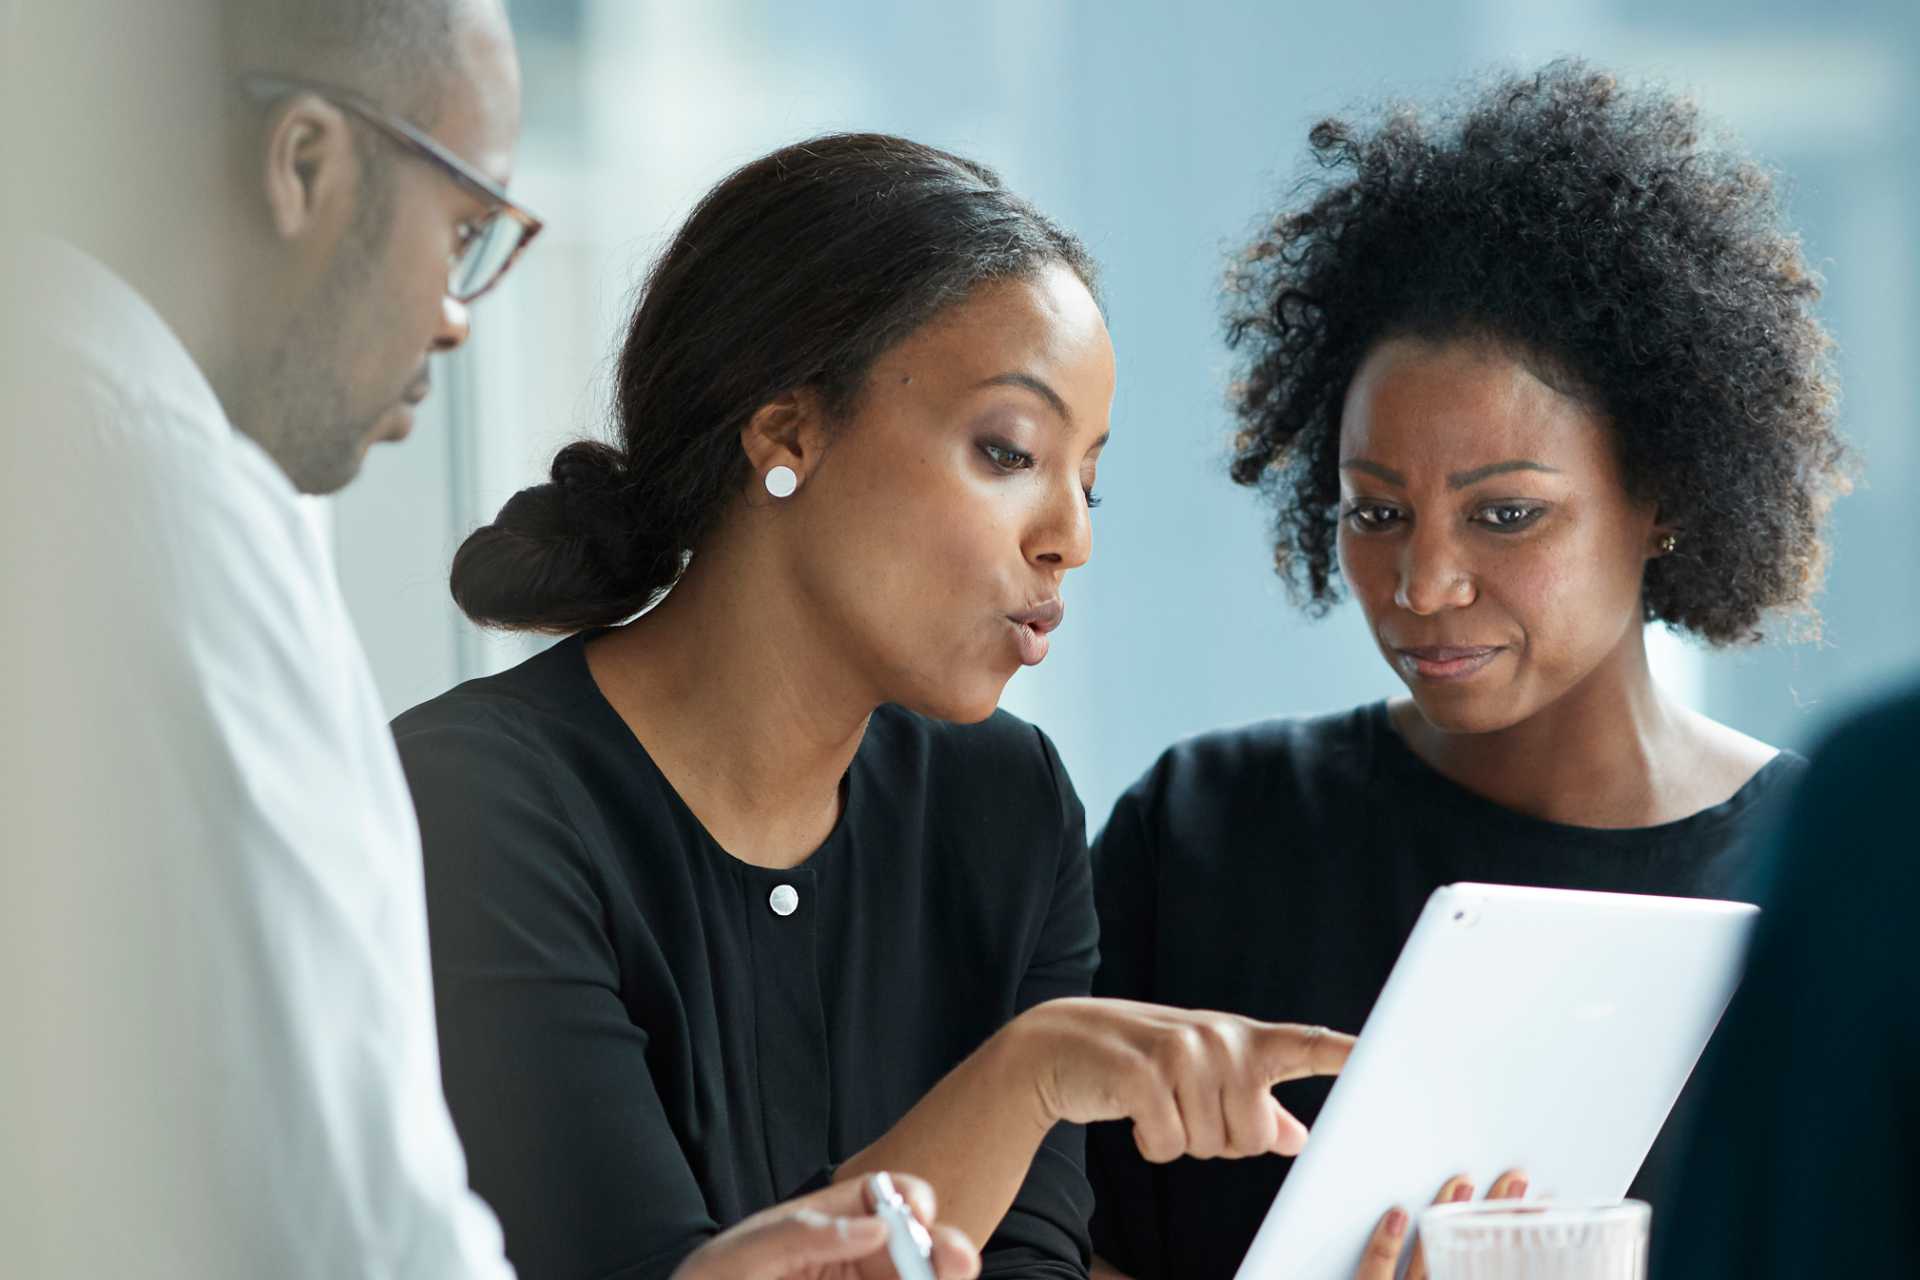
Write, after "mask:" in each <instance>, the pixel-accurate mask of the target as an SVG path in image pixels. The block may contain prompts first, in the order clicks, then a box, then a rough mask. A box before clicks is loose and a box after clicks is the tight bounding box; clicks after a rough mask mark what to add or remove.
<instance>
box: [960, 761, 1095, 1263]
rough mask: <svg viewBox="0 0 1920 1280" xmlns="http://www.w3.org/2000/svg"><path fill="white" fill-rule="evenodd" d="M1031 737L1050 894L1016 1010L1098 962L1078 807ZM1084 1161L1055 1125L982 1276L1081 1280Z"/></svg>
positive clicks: (1074, 1137)
mask: <svg viewBox="0 0 1920 1280" xmlns="http://www.w3.org/2000/svg"><path fill="white" fill-rule="evenodd" d="M1034 732H1035V734H1036V735H1037V736H1038V737H1039V739H1040V749H1041V751H1042V753H1043V754H1044V756H1045V758H1046V764H1047V769H1048V771H1049V772H1050V773H1051V774H1052V777H1053V788H1054V796H1055V799H1056V807H1057V815H1058V816H1057V820H1058V827H1057V831H1058V837H1059V838H1058V843H1057V846H1056V847H1057V850H1058V862H1057V864H1056V866H1055V870H1054V878H1053V896H1052V899H1051V901H1050V902H1049V904H1048V907H1047V913H1046V917H1045V919H1044V921H1043V923H1042V924H1041V926H1040V932H1039V936H1038V938H1037V940H1036V943H1035V946H1034V949H1033V955H1032V958H1031V959H1030V960H1029V961H1028V963H1027V970H1026V975H1025V976H1024V977H1023V978H1022V980H1021V983H1020V991H1019V995H1018V997H1017V999H1016V1002H1015V1003H1016V1012H1017V1011H1019V1010H1025V1009H1030V1008H1032V1007H1033V1006H1034V1005H1037V1004H1041V1003H1044V1002H1045V1001H1048V1000H1056V999H1060V998H1062V997H1066V996H1084V995H1086V994H1087V993H1088V992H1089V990H1091V988H1092V984H1093V971H1094V969H1095V968H1096V967H1097V966H1098V964H1099V962H1100V953H1099V925H1098V924H1097V923H1096V921H1095V917H1094V911H1093V882H1092V872H1091V869H1090V868H1089V866H1088V863H1087V815H1086V810H1084V809H1083V808H1082V807H1081V805H1080V797H1079V796H1078V795H1076V794H1075V793H1074V790H1073V784H1072V783H1071V782H1070V781H1068V779H1067V773H1066V770H1065V769H1064V768H1063V767H1061V764H1060V757H1059V755H1058V754H1057V753H1056V752H1055V751H1054V748H1053V744H1052V743H1051V742H1049V741H1048V740H1047V737H1046V735H1045V734H1042V733H1040V732H1039V730H1037V729H1036V730H1035V731H1034ZM1085 1162H1086V1151H1085V1131H1084V1130H1083V1129H1082V1128H1081V1127H1080V1126H1079V1125H1067V1124H1063V1125H1056V1126H1055V1127H1054V1130H1053V1132H1052V1133H1050V1134H1048V1135H1047V1138H1046V1141H1045V1142H1043V1143H1041V1144H1040V1150H1039V1151H1038V1152H1037V1153H1036V1154H1035V1155H1034V1159H1033V1167H1032V1169H1031V1170H1029V1171H1028V1173H1027V1178H1026V1181H1025V1182H1023V1183H1022V1184H1021V1186H1020V1193H1019V1194H1018V1195H1017V1196H1016V1197H1015V1198H1014V1202H1013V1207H1012V1208H1010V1209H1009V1210H1008V1211H1007V1216H1006V1217H1005V1218H1003V1219H1002V1220H1001V1223H1000V1229H999V1230H998V1231H996V1232H994V1234H993V1238H992V1239H991V1240H989V1241H988V1242H987V1245H986V1247H985V1248H984V1249H982V1250H981V1275H982V1276H983V1277H988V1278H991V1280H1011V1278H1013V1277H1022V1278H1031V1280H1084V1277H1085V1276H1086V1274H1087V1267H1088V1264H1089V1261H1090V1256H1089V1250H1090V1245H1089V1243H1088V1240H1087V1217H1088V1215H1089V1214H1090V1213H1091V1212H1092V1211H1093V1192H1092V1190H1091V1189H1090V1188H1089V1187H1088V1186H1087V1176H1086V1171H1085Z"/></svg>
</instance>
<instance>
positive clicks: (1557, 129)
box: [1227, 62, 1848, 644]
mask: <svg viewBox="0 0 1920 1280" xmlns="http://www.w3.org/2000/svg"><path fill="white" fill-rule="evenodd" d="M1309 139H1310V142H1311V145H1312V149H1313V155H1314V158H1315V159H1316V160H1317V162H1318V166H1319V172H1318V173H1316V174H1315V175H1314V176H1313V177H1311V178H1309V179H1308V180H1307V181H1306V182H1305V183H1304V184H1303V185H1302V188H1301V190H1300V193H1299V195H1298V199H1297V202H1296V206H1295V207H1294V208H1293V209H1291V210H1289V211H1283V212H1282V213H1281V214H1280V215H1279V216H1278V217H1277V218H1276V219H1275V220H1274V221H1273V222H1272V223H1271V224H1270V225H1269V226H1268V227H1267V228H1266V229H1265V231H1264V232H1263V234H1262V235H1261V236H1260V238H1259V239H1258V240H1257V241H1256V242H1255V243H1254V244H1253V245H1252V247H1251V248H1250V249H1249V250H1247V252H1246V253H1245V255H1244V256H1243V257H1242V258H1241V259H1240V260H1239V261H1238V262H1237V263H1236V265H1235V267H1234V269H1233V270H1232V271H1231V273H1230V274H1229V277H1228V317H1227V333H1228V344H1229V346H1230V347H1232V348H1233V349H1234V350H1235V351H1236V352H1237V353H1239V354H1240V355H1241V356H1242V357H1243V359H1244V363H1243V365H1242V366H1241V378H1240V380H1239V381H1238V382H1237V383H1236V385H1235V387H1234V391H1233V407H1234V411H1235V413H1236V416H1237V418H1238V425H1239V431H1238V434H1237V436H1236V438H1235V443H1234V453H1233V458H1232V464H1231V473H1232V476H1233V478H1234V480H1235V481H1236V482H1238V483H1240V484H1243V485H1249V486H1254V487H1257V488H1259V489H1261V490H1262V491H1264V492H1265V494H1266V495H1267V496H1268V497H1269V498H1270V499H1271V501H1272V502H1273V504H1274V507H1275V509H1276V518H1275V542H1276V545H1275V552H1274V561H1275V564H1276V566H1277V567H1278V569H1279V571H1280V573H1281V576H1282V577H1283V578H1285V579H1286V580H1287V582H1288V584H1289V586H1290V587H1291V588H1292V590H1293V593H1294V595H1295V597H1296V599H1297V600H1299V601H1300V602H1301V603H1302V604H1304V605H1305V606H1306V607H1307V608H1308V609H1309V610H1310V611H1311V612H1313V613H1315V614H1321V613H1324V612H1325V611H1326V609H1327V606H1328V605H1329V604H1331V603H1332V602H1334V601H1335V600H1336V599H1338V597H1339V594H1340V593H1339V588H1338V585H1337V583H1336V581H1335V578H1336V575H1337V574H1338V572H1339V567H1338V558H1337V555H1336V540H1337V534H1338V512H1339V501H1340V479H1339V471H1338V463H1339V434H1340V414H1341V406H1342V403H1343V401H1344V399H1345V396H1346V392H1347V387H1348V384H1349V382H1350V381H1351V380H1352V378H1353V375H1354V373H1355V371H1356V370H1357V369H1358V368H1359V366H1360V364H1361V362H1362V360H1363V359H1364V358H1365V356H1366V355H1367V353H1368V352H1369V351H1370V350H1371V349H1372V348H1373V347H1374V346H1375V345H1376V344H1378V343H1379V342H1381V341H1382V340H1383V339H1385V338H1388V337H1394V336H1403V335H1405V336H1418V337H1423V338H1428V339H1438V340H1446V339H1453V338H1470V339H1476V340H1485V341H1490V342H1493V343H1495V344H1497V345H1499V346H1500V347H1502V348H1504V349H1506V350H1508V351H1511V352H1513V353H1514V354H1515V355H1516V356H1517V357H1519V358H1521V359H1523V360H1525V361H1526V362H1527V363H1528V364H1529V366H1530V367H1533V368H1536V369H1542V370H1545V371H1547V372H1548V373H1549V374H1550V375H1551V377H1550V380H1551V381H1552V382H1553V383H1554V385H1556V386H1559V387H1560V388H1561V389H1562V390H1569V391H1572V392H1573V393H1574V394H1576V395H1578V396H1580V397H1581V398H1582V399H1583V400H1585V401H1586V402H1588V403H1589V404H1592V405H1593V406H1594V407H1596V408H1597V409H1598V410H1599V411H1600V412H1602V413H1603V414H1605V416H1606V417H1607V419H1608V421H1609V422H1610V423H1611V425H1612V427H1613V429H1614V431H1615V433H1616V435H1617V437H1618V444H1619V449H1620V456H1621V460H1622V465H1623V470H1624V473H1625V476H1626V482H1627V485H1628V487H1629V490H1630V491H1631V492H1632V493H1633V494H1634V495H1635V496H1636V497H1638V498H1642V499H1651V500H1653V501H1654V502H1655V503H1656V504H1657V505H1658V509H1659V512H1660V518H1661V520H1662V521H1663V522H1664V523H1666V524H1668V525H1670V526H1671V527H1672V528H1673V529H1674V530H1675V531H1676V532H1677V533H1678V535H1679V540H1680V546H1679V550H1678V551H1677V552H1676V553H1674V554H1671V555H1667V556H1664V557H1661V558H1658V559H1655V560H1653V561H1650V562H1649V563H1648V566H1647V573H1646V581H1645V586H1644V588H1643V600H1644V605H1645V611H1646V616H1647V618H1648V619H1649V620H1659V621H1663V622H1666V623H1669V624H1671V625H1673V626H1675V627H1679V628H1684V629H1686V630H1688V631H1691V632H1693V633H1695V634H1697V635H1699V636H1701V637H1703V638H1704V639H1706V640H1708V641H1711V642H1713V643H1715V644H1730V643H1735V642H1741V641H1748V640H1754V639H1758V638H1759V636H1760V634H1761V624H1762V621H1763V619H1764V618H1766V617H1767V616H1768V615H1770V614H1774V613H1776V612H1779V613H1787V614H1792V615H1798V616H1801V617H1804V618H1806V619H1808V620H1809V621H1811V620H1812V618H1813V612H1812V597H1813V595H1814V592H1815V591H1816V589H1817V588H1818V586H1819V583H1820V579H1821V573H1822V569H1823V565H1824V562H1825V558H1826V546H1825V543H1824V541H1823V537H1822V526H1823V523H1824V520H1825V516H1826V512H1827V509H1828V508H1829V506H1830V505H1831V504H1832V501H1833V499H1834V498H1835V497H1836V496H1838V495H1839V494H1840V493H1842V492H1844V491H1845V489H1846V488H1847V478H1846V472H1847V465H1848V460H1847V455H1846V451H1845V448H1844V446H1843V445H1842V443H1841V441H1840V438H1839V436H1838V435H1837V433H1836V432H1835V429H1834V415H1835V401H1836V390H1835V386H1834V382H1833V376H1832V372H1831V361H1830V355H1829V352H1830V348H1831V345H1832V344H1831V342H1830V340H1829V339H1828V337H1827V334H1826V332H1825V330H1824V329H1822V327H1821V325H1820V323H1819V321H1818V320H1817V319H1816V318H1815V316H1814V310H1813V308H1814V303H1815V301H1816V300H1817V299H1818V297H1819V293H1820V281H1819V279H1818V278H1817V277H1816V276H1815V275H1814V274H1813V273H1812V272H1811V271H1810V270H1809V269H1808V267H1807V265H1806V263H1805V261H1804V260H1803V258H1802V256H1801V252H1800V245H1799V241H1798V240H1797V238H1796V237H1795V236H1794V235H1793V234H1792V233H1791V232H1789V231H1788V230H1787V229H1786V228H1785V227H1784V226H1783V225H1782V219H1781V214H1780V210H1779V207H1778V204H1777V202H1776V200H1775V197H1774V191H1773V183H1772V180H1771V178H1770V176H1769V175H1768V174H1767V173H1766V172H1765V171H1763V170H1761V169H1760V168H1758V167H1756V166H1755V165H1753V164H1752V163H1750V162H1748V161H1746V160H1744V159H1742V158H1740V157H1739V156H1738V155H1734V154H1730V153H1728V152H1726V151H1723V150H1719V149H1715V148H1712V147H1709V146H1706V145H1703V143H1702V140H1701V127H1700V122H1699V119H1698V113H1697V111H1696V110H1695V108H1694V106H1693V105H1692V104H1691V103H1689V102H1687V101H1685V100H1682V99H1678V98H1674V97H1671V96H1668V95H1666V94H1662V93H1658V92H1653V91H1647V90H1642V91H1628V90H1625V89H1623V88H1621V87H1620V86H1619V85H1618V84H1617V83H1616V82H1615V81H1614V80H1613V79H1612V78H1611V77H1609V76H1606V75H1602V74H1599V73H1596V72H1594V71H1591V70H1589V69H1587V68H1586V67H1584V66H1582V65H1580V64H1578V63H1565V62H1563V63H1555V64H1553V65H1551V66H1549V67H1548V68H1547V69H1545V70H1544V71H1542V72H1540V73H1538V74H1537V75H1533V76H1526V77H1507V78H1502V79H1500V80H1499V81H1498V82H1496V83H1493V84H1491V85H1488V86H1486V87H1485V88H1484V89H1483V90H1482V91H1481V92H1480V93H1479V94H1478V95H1477V96H1475V97H1473V98H1472V99H1471V100H1470V101H1468V102H1467V103H1466V105H1465V106H1464V108H1463V109H1460V110H1458V111H1456V112H1452V113H1448V114H1445V115H1437V116H1435V115H1423V114H1421V113H1419V112H1416V111H1414V110H1411V109H1406V108H1399V109H1395V110H1392V111H1390V112H1388V113H1387V114H1386V115H1385V117H1384V118H1383V119H1382V120H1381V121H1380V122H1379V123H1378V124H1376V125H1374V126H1373V127H1370V128H1363V127H1359V126H1356V125H1354V124H1350V123H1347V122H1344V121H1339V120H1327V121H1323V122H1322V123H1320V124H1318V125H1316V126H1314V128H1313V130H1312V132H1311V133H1310V134H1309Z"/></svg>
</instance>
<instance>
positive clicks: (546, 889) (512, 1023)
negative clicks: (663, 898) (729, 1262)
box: [399, 726, 717, 1280]
mask: <svg viewBox="0 0 1920 1280" xmlns="http://www.w3.org/2000/svg"><path fill="white" fill-rule="evenodd" d="M399 744H400V753H401V759H402V763H403V764H404V766H405V769H406V774H407V780H408V783H409V785H410V786H411V788H412V790H413V796H414V802H415V804H416V806H417V808H418V810H419V815H420V829H421V836H422V845H423V847H424V849H425V852H426V871H427V877H426V882H427V904H428V919H429V935H430V938H431V946H432V953H433V979H434V995H435V1004H436V1007H437V1010H438V1014H439V1024H440V1045H441V1074H442V1078H443V1079H444V1081H445V1084H446V1092H447V1102H448V1104H449V1106H450V1107H451V1109H452V1112H453V1116H454V1121H455V1124H456V1127H457V1128H458V1129H459V1131H460V1137H461V1139H462V1141H463V1142H464V1143H465V1146H466V1151H467V1160H468V1168H469V1176H470V1178H471V1181H472V1183H473V1187H474V1189H475V1190H476V1191H477V1192H479V1194H480V1195H481V1196H482V1197H483V1198H484V1199H485V1200H486V1201H487V1202H488V1203H489V1204H490V1205H492V1206H493V1209H494V1211H495V1212H496V1213H497V1214H498V1215H499V1217H500V1221H501V1225H502V1227H503V1228H504V1230H505V1233H506V1244H507V1254H508V1256H509V1258H511V1260H512V1261H513V1263H514V1265H515V1266H516V1267H517V1268H518V1270H519V1272H520V1275H521V1277H522V1280H549V1278H552V1280H571V1278H572V1277H582V1278H584V1277H588V1276H593V1277H621V1278H623V1280H625V1278H633V1280H638V1278H640V1277H655V1276H660V1277H664V1276H667V1275H669V1274H670V1273H671V1272H672V1271H673V1269H674V1268H675V1266H677V1265H678V1264H679V1262H680V1261H681V1260H682V1259H683V1258H684V1257H685V1256H686V1255H687V1254H689V1253H691V1252H692V1251H693V1250H694V1249H695V1248H697V1247H698V1246H699V1245H700V1243H701V1242H702V1241H704V1240H705V1239H706V1238H707V1237H708V1236H710V1235H712V1234H713V1233H714V1232H715V1231H716V1230H717V1227H716V1224H715V1223H714V1222H713V1221H712V1220H711V1219H710V1218H709V1216H708V1214H707V1209H706V1204H705V1201H704V1198H703V1197H702V1195H701V1193H700V1190H699V1187H698V1184H697V1183H696V1182H695V1180H694V1177H693V1174H692V1172H691V1171H690V1169H689V1168H688V1167H687V1164H686V1161H685V1160H684V1158H683V1157H682V1156H681V1154H680V1150H681V1149H680V1144H679V1142H678V1140H677V1139H676V1137H675V1135H674V1133H673V1131H672V1129H671V1128H670V1126H669V1124H668V1121H667V1117H666V1113H665V1111H664V1110H663V1108H662V1107H661V1105H660V1102H659V1099H658V1097H657V1096H656V1094H655V1093H654V1090H653V1086H652V1077H651V1075H650V1073H649V1071H648V1068H647V1062H646V1056H645V1055H646V1049H647V1036H646V1033H645V1032H644V1031H643V1030H642V1029H641V1028H639V1027H636V1026H635V1025H634V1024H633V1022H632V1021H631V1019H629V1018H628V1016H627V1014H626V1010H625V1007H624V1005H623V1004H622V1003H621V1000H620V997H619V995H618V988H619V978H618V969H617V964H616V961H615V958H614V954H613V950H612V946H611V944H610V941H609V939H608V938H607V936H606V933H605V930H604V927H603V925H602V920H603V911H602V908H601V885H602V884H603V883H604V881H603V880H602V878H601V875H600V873H599V871H598V869H597V867H596V865H595V863H594V860H593V858H592V857H591V855H590V854H589V852H588V850H587V849H586V848H584V847H583V845H582V844H581V842H580V840H579V839H578V838H577V837H576V835H575V833H574V830H573V828H572V826H571V824H570V823H569V822H568V821H567V820H566V818H565V816H564V811H563V810H562V808H561V806H560V804H559V802H558V799H557V797H556V795H555V793H554V791H553V788H552V785H551V782H550V780H549V774H548V771H547V768H546V765H545V763H544V761H543V759H542V758H541V757H540V756H539V755H538V754H537V753H535V752H533V751H532V750H531V749H529V748H527V747H525V746H523V745H521V744H520V743H519V742H517V741H516V740H515V739H514V738H513V737H512V736H511V735H510V734H509V733H508V732H506V731H504V730H501V729H497V728H494V727H491V726H471V727H469V726H459V727H435V728H427V729H420V730H415V731H411V732H403V733H402V734H401V735H400V737H399Z"/></svg>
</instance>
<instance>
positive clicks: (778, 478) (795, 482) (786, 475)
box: [767, 466, 800, 498]
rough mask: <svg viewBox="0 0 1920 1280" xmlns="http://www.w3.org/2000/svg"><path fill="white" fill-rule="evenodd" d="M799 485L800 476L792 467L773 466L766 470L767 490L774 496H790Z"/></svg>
mask: <svg viewBox="0 0 1920 1280" xmlns="http://www.w3.org/2000/svg"><path fill="white" fill-rule="evenodd" d="M799 487H800V476H799V475H798V473H796V472H795V471H794V469H793V468H792V467H786V466H780V467H774V468H773V469H772V470H770V471H768V472H767V492H768V493H770V494H772V495H773V496H774V497H776V498H791V497H792V496H793V492H794V490H796V489H798V488H799Z"/></svg>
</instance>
